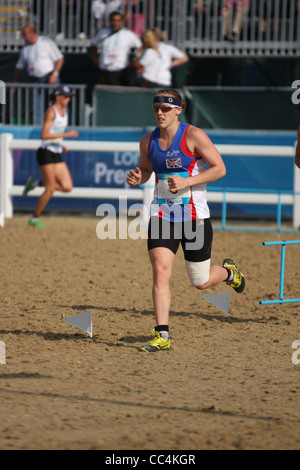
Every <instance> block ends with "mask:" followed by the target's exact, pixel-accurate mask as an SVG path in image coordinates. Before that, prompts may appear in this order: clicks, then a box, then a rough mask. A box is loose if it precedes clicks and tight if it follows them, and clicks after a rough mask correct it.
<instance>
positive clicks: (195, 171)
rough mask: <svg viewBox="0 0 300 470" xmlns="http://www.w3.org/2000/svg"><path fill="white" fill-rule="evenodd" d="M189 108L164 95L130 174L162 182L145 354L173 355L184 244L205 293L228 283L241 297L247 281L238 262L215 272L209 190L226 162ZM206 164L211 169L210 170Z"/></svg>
mask: <svg viewBox="0 0 300 470" xmlns="http://www.w3.org/2000/svg"><path fill="white" fill-rule="evenodd" d="M184 107H185V103H184V101H183V100H182V98H181V96H180V95H179V93H177V91H175V90H173V89H163V90H160V91H159V92H158V93H157V95H156V96H155V98H154V102H153V111H154V114H155V118H156V122H157V125H158V127H157V128H156V129H155V130H154V132H153V133H152V134H147V135H145V136H143V137H142V139H141V141H140V161H139V166H138V167H137V168H136V169H135V170H130V171H129V172H128V174H127V179H126V181H127V183H128V184H130V185H132V186H135V185H139V184H144V183H145V182H146V181H148V180H149V178H150V176H151V174H152V172H153V171H154V173H155V176H156V183H155V189H154V200H153V201H152V204H151V209H150V222H149V227H148V252H149V258H150V261H151V264H152V270H153V289H152V296H153V305H154V312H155V319H156V326H155V328H154V329H153V330H152V333H153V335H154V339H153V340H152V341H150V343H149V344H147V345H145V346H142V347H141V348H140V349H141V350H142V351H149V352H155V351H158V350H169V349H170V338H169V311H170V304H171V295H170V287H169V282H170V278H171V274H172V266H173V262H174V258H175V254H176V252H177V250H178V248H179V244H180V243H181V245H182V248H183V252H184V258H185V265H186V271H187V274H188V277H189V279H190V282H191V284H192V285H193V286H195V287H196V288H197V289H199V290H204V289H207V288H209V287H213V286H216V285H217V284H220V283H221V282H223V281H224V282H226V283H227V284H228V285H230V286H232V287H233V289H234V290H235V291H236V292H238V293H241V292H243V290H244V288H245V278H244V275H243V274H242V273H241V272H240V271H239V269H238V268H237V266H236V264H235V263H234V261H233V260H232V259H230V258H227V259H224V261H223V264H222V266H215V265H213V266H211V263H210V260H211V248H212V239H213V230H212V224H211V220H210V211H209V208H208V205H207V200H206V184H207V183H210V182H212V181H216V180H218V179H219V178H222V177H223V176H224V175H225V173H226V169H225V165H224V163H223V160H222V158H221V156H220V154H219V152H218V150H217V149H216V147H215V146H214V145H213V143H212V142H211V140H210V139H209V137H208V136H207V135H206V134H205V132H203V131H202V130H200V129H198V128H196V127H194V126H191V125H189V124H186V123H183V122H180V121H179V116H180V114H181V112H182V110H183V108H184ZM205 164H207V165H208V168H206V166H205Z"/></svg>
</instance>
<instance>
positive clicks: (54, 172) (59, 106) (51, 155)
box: [23, 85, 78, 228]
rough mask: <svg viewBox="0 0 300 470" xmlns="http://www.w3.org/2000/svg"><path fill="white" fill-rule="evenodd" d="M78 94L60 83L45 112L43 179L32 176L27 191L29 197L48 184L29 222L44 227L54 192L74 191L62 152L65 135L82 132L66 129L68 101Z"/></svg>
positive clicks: (41, 153) (41, 151)
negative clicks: (47, 208) (43, 221)
mask: <svg viewBox="0 0 300 470" xmlns="http://www.w3.org/2000/svg"><path fill="white" fill-rule="evenodd" d="M73 95H74V93H73V92H72V91H71V90H70V88H68V87H67V86H63V85H60V86H58V87H57V88H55V89H54V90H53V92H52V94H51V100H52V102H53V105H52V106H50V108H49V109H48V110H47V111H46V113H45V118H44V122H43V127H42V132H41V139H42V143H41V146H40V147H39V149H38V150H37V162H38V164H39V167H40V173H41V178H42V181H39V180H36V179H35V178H33V177H29V178H28V180H27V184H26V186H25V188H24V191H23V197H26V196H27V194H28V193H29V191H31V190H32V189H34V188H35V187H37V186H44V187H45V191H44V193H43V194H42V195H41V196H40V198H39V199H38V202H37V205H36V208H35V210H34V213H33V215H32V217H31V218H30V220H29V222H28V225H29V226H31V227H39V228H44V227H45V225H44V224H43V223H42V222H41V221H40V220H39V217H40V215H41V213H42V212H43V210H44V209H45V207H46V205H47V204H48V202H49V201H50V199H51V197H52V195H53V193H54V191H63V192H70V191H71V190H72V188H73V181H72V177H71V174H70V172H69V169H68V167H67V165H66V163H65V162H64V161H63V159H62V153H66V152H67V149H66V148H65V147H64V146H63V143H62V142H63V138H65V137H78V132H77V131H75V130H70V131H68V132H66V131H65V129H66V128H67V127H68V110H67V107H68V104H69V102H70V99H71V96H73Z"/></svg>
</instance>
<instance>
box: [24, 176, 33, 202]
mask: <svg viewBox="0 0 300 470" xmlns="http://www.w3.org/2000/svg"><path fill="white" fill-rule="evenodd" d="M34 182H35V178H34V177H33V176H29V178H28V180H27V183H26V186H25V188H24V191H23V197H26V196H27V194H28V193H29V191H32V190H33V189H34V186H33V183H34Z"/></svg>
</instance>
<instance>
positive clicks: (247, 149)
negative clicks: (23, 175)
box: [0, 134, 300, 228]
mask: <svg viewBox="0 0 300 470" xmlns="http://www.w3.org/2000/svg"><path fill="white" fill-rule="evenodd" d="M39 145H40V141H39V140H28V139H26V140H25V139H13V135H12V134H2V135H1V138H0V225H2V226H4V219H5V218H10V217H12V216H13V203H12V197H13V196H21V195H22V192H23V189H24V187H23V186H16V185H14V181H13V154H12V152H13V149H23V150H35V149H37V148H38V147H39ZM66 146H67V148H68V149H69V150H73V151H91V152H95V151H98V152H101V151H102V152H105V151H108V152H109V151H112V152H115V151H132V152H138V151H139V144H138V143H137V142H136V143H135V142H86V141H74V142H72V141H69V142H68V143H66ZM217 148H218V150H219V151H220V153H221V155H231V156H234V155H262V156H272V157H276V156H280V157H282V156H285V157H293V156H294V152H295V148H294V147H291V146H285V147H282V146H265V145H263V146H257V145H228V144H226V145H225V144H224V145H217ZM153 186H154V179H153V178H152V179H151V181H150V182H148V184H146V185H144V187H143V188H129V189H111V188H78V187H77V188H74V189H73V190H72V191H71V192H70V193H61V192H55V193H54V197H67V198H86V199H99V200H101V199H118V198H119V197H122V196H123V197H127V198H128V199H133V200H134V199H136V200H141V201H143V204H144V206H145V207H146V208H149V207H150V203H151V200H152V196H153ZM42 191H43V188H36V189H34V190H33V191H32V192H31V195H32V196H40V194H41V192H42ZM279 198H280V201H279ZM208 201H209V202H218V203H223V202H224V191H222V190H220V191H211V192H210V191H208ZM227 202H234V203H247V204H251V203H252V204H277V203H278V202H280V204H282V205H292V206H293V226H294V227H297V228H299V227H300V170H299V169H298V168H296V166H295V176H294V192H293V194H285V195H279V194H278V192H276V191H274V193H273V194H272V193H271V192H261V193H259V192H257V191H256V193H253V192H252V193H251V192H250V191H249V192H247V191H244V192H242V191H238V192H230V193H228V194H227ZM148 212H149V209H148ZM143 217H144V220H145V221H146V219H147V217H148V213H147V211H146V213H144V214H143Z"/></svg>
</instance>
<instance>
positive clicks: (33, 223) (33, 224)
mask: <svg viewBox="0 0 300 470" xmlns="http://www.w3.org/2000/svg"><path fill="white" fill-rule="evenodd" d="M28 225H29V227H38V228H46V225H44V224H43V222H41V221H40V220H39V219H30V220H29V221H28Z"/></svg>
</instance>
